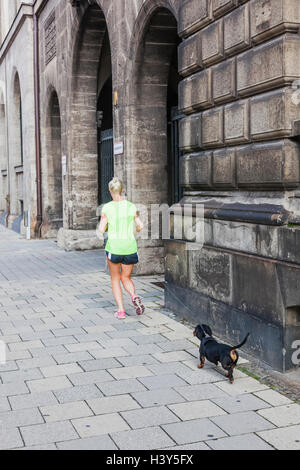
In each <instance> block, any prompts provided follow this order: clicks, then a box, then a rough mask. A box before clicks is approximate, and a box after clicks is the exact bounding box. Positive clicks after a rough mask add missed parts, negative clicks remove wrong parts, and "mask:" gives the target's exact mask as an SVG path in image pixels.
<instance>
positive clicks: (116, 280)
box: [107, 258, 124, 312]
mask: <svg viewBox="0 0 300 470" xmlns="http://www.w3.org/2000/svg"><path fill="white" fill-rule="evenodd" d="M107 264H108V268H109V272H110V278H111V286H112V292H113V296H114V298H115V301H116V304H117V306H118V311H119V312H122V311H124V305H123V294H122V289H121V283H120V281H121V271H120V268H121V265H120V263H119V264H116V263H112V262H111V261H110V260H109V259H108V258H107Z"/></svg>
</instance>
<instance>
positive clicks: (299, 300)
mask: <svg viewBox="0 0 300 470" xmlns="http://www.w3.org/2000/svg"><path fill="white" fill-rule="evenodd" d="M166 253H167V256H166V289H165V305H166V308H168V309H170V310H172V311H174V312H175V313H176V314H177V315H178V316H180V317H182V318H186V319H187V320H189V321H191V322H193V323H195V325H196V324H197V323H200V322H201V323H206V324H208V325H210V326H211V328H212V330H213V333H214V334H215V335H216V336H218V337H220V338H222V339H223V340H224V342H228V343H230V344H232V345H235V344H239V343H240V342H241V341H242V340H243V339H244V337H245V335H246V334H247V333H248V332H250V336H249V338H248V341H247V343H246V344H245V345H244V346H243V349H244V351H246V352H248V353H249V354H251V355H252V356H253V357H256V358H257V359H259V360H261V361H263V362H264V363H266V364H268V365H269V366H271V367H272V368H273V369H275V370H278V371H281V372H286V371H288V370H291V369H294V368H296V367H297V366H298V365H299V364H297V361H298V362H299V363H300V307H299V305H300V266H299V265H297V264H295V265H293V264H291V263H285V262H282V261H277V260H274V259H265V258H261V257H258V256H253V255H249V254H246V253H242V252H234V251H230V250H226V249H224V250H223V249H220V248H215V247H208V246H204V247H203V249H202V250H199V251H187V250H185V243H184V242H180V241H170V242H167V243H166ZM297 350H298V351H299V353H298V355H297Z"/></svg>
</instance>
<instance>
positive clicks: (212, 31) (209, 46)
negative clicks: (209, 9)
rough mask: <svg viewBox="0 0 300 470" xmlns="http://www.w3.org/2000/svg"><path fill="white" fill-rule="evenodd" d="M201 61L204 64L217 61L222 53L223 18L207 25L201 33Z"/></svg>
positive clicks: (221, 56)
mask: <svg viewBox="0 0 300 470" xmlns="http://www.w3.org/2000/svg"><path fill="white" fill-rule="evenodd" d="M201 46H202V62H203V64H204V65H205V66H208V65H210V64H213V63H215V62H218V61H219V60H221V59H222V58H223V55H224V42H223V20H222V19H221V20H219V21H217V22H215V23H213V24H212V25H210V26H207V27H206V28H205V29H203V30H202V33H201Z"/></svg>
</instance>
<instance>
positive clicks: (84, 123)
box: [67, 3, 112, 230]
mask: <svg viewBox="0 0 300 470" xmlns="http://www.w3.org/2000/svg"><path fill="white" fill-rule="evenodd" d="M107 42H108V46H109V35H108V30H107V24H106V19H105V16H104V13H103V10H102V9H101V8H100V7H99V6H98V4H96V3H94V4H92V5H90V6H89V7H88V8H87V9H86V11H85V13H84V14H83V16H82V20H81V23H80V27H79V30H78V33H77V38H76V41H75V44H74V54H73V69H72V83H71V94H70V100H71V101H70V110H71V132H70V139H71V140H70V141H69V148H70V149H71V152H70V162H68V176H69V177H68V193H69V202H70V203H69V207H68V215H67V220H68V227H69V228H70V229H76V230H89V229H94V228H95V226H96V221H97V218H96V210H97V206H98V202H99V200H98V197H99V189H98V187H99V177H98V165H99V158H98V153H99V149H98V140H99V139H98V135H99V129H98V124H99V120H98V118H97V104H98V97H99V80H100V81H101V79H102V78H103V77H104V76H105V75H106V73H105V70H104V71H103V70H102V69H101V66H103V68H108V69H109V75H111V57H110V47H108V49H109V60H108V61H107V56H105V54H104V56H105V59H103V54H102V52H104V51H105V49H107ZM111 102H112V96H111Z"/></svg>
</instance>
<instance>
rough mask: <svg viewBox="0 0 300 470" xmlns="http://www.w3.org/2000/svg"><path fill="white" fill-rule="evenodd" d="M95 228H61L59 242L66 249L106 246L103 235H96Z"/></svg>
mask: <svg viewBox="0 0 300 470" xmlns="http://www.w3.org/2000/svg"><path fill="white" fill-rule="evenodd" d="M96 223H97V221H95V230H67V229H63V228H61V229H59V231H58V234H57V244H58V246H59V247H60V248H62V249H63V250H66V251H81V250H96V249H100V248H104V240H103V236H101V235H100V236H99V238H98V237H97V236H96Z"/></svg>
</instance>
